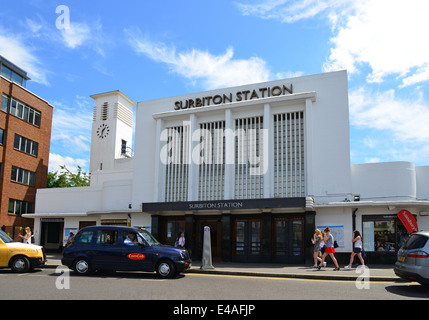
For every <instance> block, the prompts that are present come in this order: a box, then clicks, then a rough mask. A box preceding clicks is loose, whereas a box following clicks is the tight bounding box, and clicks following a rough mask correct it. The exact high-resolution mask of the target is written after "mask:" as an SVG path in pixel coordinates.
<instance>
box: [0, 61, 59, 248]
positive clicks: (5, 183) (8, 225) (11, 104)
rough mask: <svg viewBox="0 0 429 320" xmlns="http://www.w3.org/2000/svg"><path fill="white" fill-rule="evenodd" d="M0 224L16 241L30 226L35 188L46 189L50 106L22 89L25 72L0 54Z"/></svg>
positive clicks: (50, 125) (25, 76)
mask: <svg viewBox="0 0 429 320" xmlns="http://www.w3.org/2000/svg"><path fill="white" fill-rule="evenodd" d="M0 74H1V76H0V90H1V111H0V227H2V228H3V229H4V230H5V231H6V232H7V233H8V234H9V235H10V236H12V237H14V238H15V239H16V240H18V239H19V238H18V237H17V235H18V233H24V231H23V229H22V230H21V229H20V228H24V227H27V226H29V227H31V228H32V229H33V223H34V222H33V219H28V218H23V217H22V214H25V213H34V208H35V199H36V189H37V188H46V185H47V173H48V162H49V146H50V139H51V127H52V112H53V106H51V105H50V104H49V103H48V102H46V101H45V100H43V99H41V98H40V97H38V96H37V95H35V94H34V93H32V92H30V91H29V90H27V89H26V82H27V80H30V78H29V77H28V76H27V73H26V72H25V71H24V70H22V69H21V68H19V67H18V66H16V65H15V64H13V63H11V62H10V61H8V60H7V59H5V58H4V57H2V56H0Z"/></svg>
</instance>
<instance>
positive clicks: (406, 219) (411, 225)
mask: <svg viewBox="0 0 429 320" xmlns="http://www.w3.org/2000/svg"><path fill="white" fill-rule="evenodd" d="M398 218H399V220H401V221H402V223H403V224H404V226H405V228H407V231H408V233H413V232H415V231H419V228H418V227H417V221H416V219H415V218H414V216H413V215H412V214H411V212H409V211H408V210H401V211H399V213H398Z"/></svg>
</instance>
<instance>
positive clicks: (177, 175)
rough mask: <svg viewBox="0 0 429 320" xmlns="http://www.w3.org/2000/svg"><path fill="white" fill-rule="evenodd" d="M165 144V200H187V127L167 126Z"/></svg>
mask: <svg viewBox="0 0 429 320" xmlns="http://www.w3.org/2000/svg"><path fill="white" fill-rule="evenodd" d="M166 130H167V134H168V139H167V145H168V146H169V149H168V152H167V155H166V156H167V158H166V159H165V163H166V168H165V170H166V171H165V172H166V174H165V201H166V202H175V201H187V199H188V172H189V154H188V153H189V127H188V126H178V127H171V128H167V129H166Z"/></svg>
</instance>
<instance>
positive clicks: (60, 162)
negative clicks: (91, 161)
mask: <svg viewBox="0 0 429 320" xmlns="http://www.w3.org/2000/svg"><path fill="white" fill-rule="evenodd" d="M64 165H65V166H66V167H67V169H69V170H70V171H71V172H73V173H77V167H78V166H80V167H81V168H82V169H83V171H85V172H88V171H87V166H88V161H87V160H85V159H74V158H71V157H67V156H66V157H63V156H62V155H59V154H56V153H50V154H49V168H48V171H49V172H51V171H59V172H62V171H63V170H61V168H60V166H64Z"/></svg>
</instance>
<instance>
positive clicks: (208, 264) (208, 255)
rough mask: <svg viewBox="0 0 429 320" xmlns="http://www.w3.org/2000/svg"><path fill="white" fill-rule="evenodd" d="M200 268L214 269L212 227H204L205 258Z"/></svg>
mask: <svg viewBox="0 0 429 320" xmlns="http://www.w3.org/2000/svg"><path fill="white" fill-rule="evenodd" d="M200 269H202V270H206V269H214V267H213V265H212V246H211V240H210V227H207V226H205V227H204V238H203V259H202V263H201V267H200Z"/></svg>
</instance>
